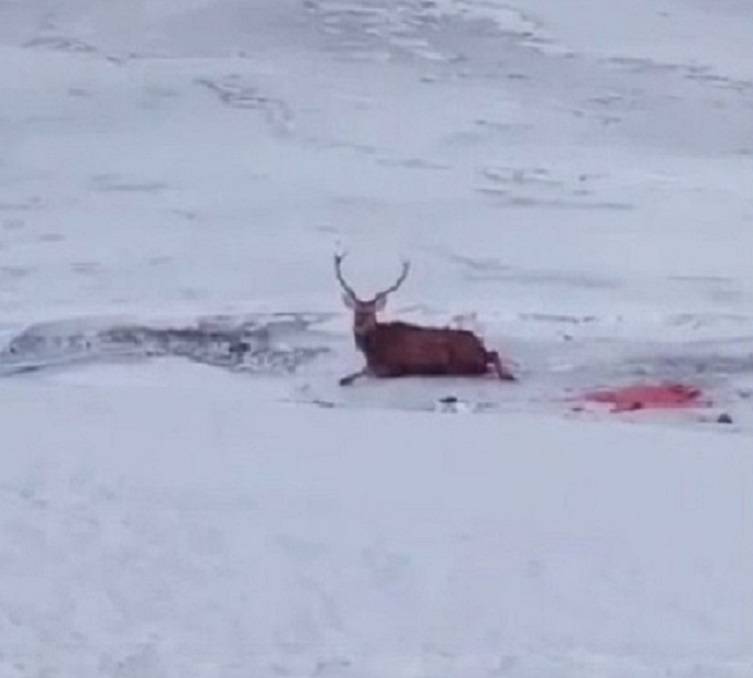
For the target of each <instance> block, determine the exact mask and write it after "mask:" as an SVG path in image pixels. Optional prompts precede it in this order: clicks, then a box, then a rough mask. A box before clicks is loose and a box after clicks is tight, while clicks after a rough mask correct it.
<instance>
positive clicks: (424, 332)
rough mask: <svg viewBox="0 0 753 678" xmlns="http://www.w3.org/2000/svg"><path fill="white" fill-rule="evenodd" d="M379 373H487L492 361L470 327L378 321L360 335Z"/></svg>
mask: <svg viewBox="0 0 753 678" xmlns="http://www.w3.org/2000/svg"><path fill="white" fill-rule="evenodd" d="M356 346H358V348H359V349H360V350H361V351H362V352H363V354H364V356H365V358H366V364H367V366H368V367H369V370H370V371H371V372H372V373H373V374H374V375H376V376H380V377H381V376H384V377H399V376H402V375H405V374H423V375H432V374H433V375H437V374H484V373H485V372H486V371H487V366H488V364H489V360H488V359H487V351H486V349H485V348H484V346H483V344H482V343H481V341H480V340H479V339H478V337H476V335H474V334H473V333H472V332H469V331H466V330H453V329H442V328H435V327H420V326H418V325H410V324H408V323H402V322H392V323H377V324H376V325H375V326H374V327H373V328H372V329H371V330H370V331H368V332H366V333H365V334H364V335H362V336H360V337H357V338H356Z"/></svg>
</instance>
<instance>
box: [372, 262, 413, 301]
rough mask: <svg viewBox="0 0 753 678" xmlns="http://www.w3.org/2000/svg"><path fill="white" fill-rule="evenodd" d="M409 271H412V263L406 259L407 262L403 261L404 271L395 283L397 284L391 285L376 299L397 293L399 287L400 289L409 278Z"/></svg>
mask: <svg viewBox="0 0 753 678" xmlns="http://www.w3.org/2000/svg"><path fill="white" fill-rule="evenodd" d="M408 271H410V261H408V260H407V259H406V260H405V261H403V270H402V271H401V272H400V276H399V277H398V279H397V280H396V281H395V284H394V285H391V286H390V287H388V288H387V289H386V290H382V291H381V292H379V293H378V294H377V295H376V297H375V298H378V297H385V296H387V295H388V294H392V293H393V292H394V291H396V290H397V289H398V287H400V285H402V284H403V283H404V282H405V279H406V278H407V277H408Z"/></svg>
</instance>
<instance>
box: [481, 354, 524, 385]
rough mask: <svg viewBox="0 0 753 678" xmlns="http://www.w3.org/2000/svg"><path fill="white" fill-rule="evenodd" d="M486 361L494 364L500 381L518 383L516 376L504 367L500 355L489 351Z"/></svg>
mask: <svg viewBox="0 0 753 678" xmlns="http://www.w3.org/2000/svg"><path fill="white" fill-rule="evenodd" d="M486 359H487V360H488V361H489V362H490V363H491V364H492V367H494V371H495V372H496V373H497V376H498V377H499V378H500V379H502V380H503V381H517V379H515V375H514V374H513V373H512V372H510V370H508V369H507V368H506V367H504V366H503V365H502V361H501V360H500V359H499V353H497V352H496V351H487V353H486Z"/></svg>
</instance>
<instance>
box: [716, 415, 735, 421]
mask: <svg viewBox="0 0 753 678" xmlns="http://www.w3.org/2000/svg"><path fill="white" fill-rule="evenodd" d="M716 422H717V424H734V423H735V422H734V420H733V419H732V416H731V415H729V414H727V413H726V412H722V413H721V414H720V415H719V416H718V417H717V420H716Z"/></svg>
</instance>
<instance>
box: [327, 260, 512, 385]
mask: <svg viewBox="0 0 753 678" xmlns="http://www.w3.org/2000/svg"><path fill="white" fill-rule="evenodd" d="M344 258H345V254H335V277H336V278H337V281H338V282H339V283H340V287H341V288H342V299H343V302H344V303H345V305H346V306H347V307H348V308H349V309H351V310H352V311H353V338H354V340H355V345H356V348H357V349H358V350H359V351H360V352H361V353H362V354H363V355H364V357H365V358H366V366H365V367H364V368H363V369H360V370H358V371H357V372H354V373H353V374H349V375H347V376H345V377H342V378H341V379H340V380H339V383H340V386H348V385H350V384H352V383H353V382H354V381H356V380H357V379H359V378H361V377H366V376H371V377H378V378H390V377H403V376H419V375H420V376H430V375H434V376H438V375H446V376H481V375H485V374H487V373H489V371H490V368H492V369H493V370H494V372H495V373H496V376H497V377H498V378H499V379H501V380H503V381H516V379H515V376H514V375H513V374H512V372H510V371H509V370H508V369H507V368H506V367H505V366H503V365H502V361H501V360H500V357H499V354H498V353H497V352H496V351H489V350H487V349H486V347H485V346H484V344H483V342H482V341H481V339H479V337H477V336H476V335H475V334H474V333H473V332H471V331H470V330H463V329H454V328H443V327H424V326H421V325H413V324H409V323H405V322H380V321H379V320H378V319H377V313H379V312H380V311H382V310H384V307H385V306H386V305H387V297H388V296H389V295H390V294H392V293H393V292H396V291H397V290H398V289H399V288H400V287H401V285H402V284H403V283H404V282H405V279H406V278H407V277H408V272H409V271H410V262H409V261H403V266H402V270H401V272H400V275H399V276H398V278H397V280H396V281H395V282H394V283H393V284H392V285H390V286H389V287H387V288H386V289H384V290H382V291H381V292H377V293H376V295H374V297H372V298H371V299H366V300H364V299H361V298H360V297H359V296H358V295H357V294H356V293H355V292H354V291H353V288H352V287H350V285H349V284H348V283H347V282H346V280H345V277H344V276H343V272H342V262H343V259H344Z"/></svg>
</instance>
